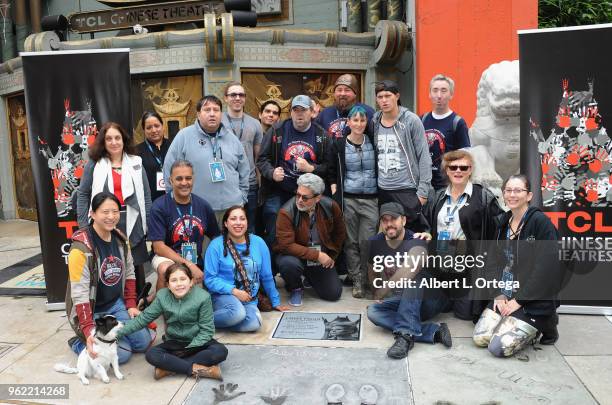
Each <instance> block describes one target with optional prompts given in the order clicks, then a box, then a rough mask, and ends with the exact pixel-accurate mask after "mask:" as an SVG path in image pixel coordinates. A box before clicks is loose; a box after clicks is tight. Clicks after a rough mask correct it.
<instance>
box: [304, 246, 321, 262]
mask: <svg viewBox="0 0 612 405" xmlns="http://www.w3.org/2000/svg"><path fill="white" fill-rule="evenodd" d="M308 247H309V248H310V249H314V250H316V251H319V252H320V251H321V245H310V246H308ZM320 265H321V263H319V262H318V261H316V260H315V261H312V260H306V266H320Z"/></svg>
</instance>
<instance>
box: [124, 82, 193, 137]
mask: <svg viewBox="0 0 612 405" xmlns="http://www.w3.org/2000/svg"><path fill="white" fill-rule="evenodd" d="M131 92H132V122H133V123H134V124H133V128H132V130H133V133H134V142H135V143H136V144H138V143H140V142H142V141H143V140H144V133H143V130H142V128H141V126H140V118H141V117H142V114H143V112H144V111H156V112H157V113H158V114H159V115H161V117H162V119H163V120H164V133H165V136H166V137H167V138H168V139H172V138H174V135H176V133H177V132H178V131H179V130H180V129H182V128H184V127H186V126H189V125H191V124H193V123H194V122H195V119H196V104H197V102H198V100H199V99H200V98H202V75H189V76H171V77H167V76H166V77H156V78H133V79H132V90H131Z"/></svg>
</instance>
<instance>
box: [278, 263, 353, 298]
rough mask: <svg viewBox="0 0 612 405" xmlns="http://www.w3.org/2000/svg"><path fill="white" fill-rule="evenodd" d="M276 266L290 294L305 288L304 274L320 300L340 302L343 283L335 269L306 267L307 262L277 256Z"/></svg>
mask: <svg viewBox="0 0 612 405" xmlns="http://www.w3.org/2000/svg"><path fill="white" fill-rule="evenodd" d="M276 266H277V267H278V271H279V273H280V275H281V276H282V277H283V280H285V288H286V289H287V291H289V292H291V291H293V290H295V289H297V288H304V285H303V284H302V274H303V275H304V277H306V278H307V279H308V281H310V284H312V288H313V289H314V290H315V292H316V293H317V295H318V296H319V298H321V299H323V300H326V301H338V300H339V299H340V296H341V295H342V282H341V281H340V279H339V278H338V273H337V272H336V269H335V268H331V269H324V268H323V267H321V266H306V261H304V260H301V259H298V258H297V257H295V256H289V255H278V256H276Z"/></svg>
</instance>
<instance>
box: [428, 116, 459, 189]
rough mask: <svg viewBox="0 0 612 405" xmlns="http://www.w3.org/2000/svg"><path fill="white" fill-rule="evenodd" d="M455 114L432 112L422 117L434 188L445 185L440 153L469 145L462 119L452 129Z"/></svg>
mask: <svg viewBox="0 0 612 405" xmlns="http://www.w3.org/2000/svg"><path fill="white" fill-rule="evenodd" d="M456 116H457V114H456V113H455V112H454V111H450V112H449V114H448V115H446V116H444V115H443V116H436V117H434V114H433V113H429V114H426V115H425V117H424V119H423V126H424V127H425V136H426V138H427V144H428V145H429V154H430V155H431V163H432V168H431V185H432V186H433V187H434V188H435V189H439V188H442V187H445V186H446V183H447V181H446V177H445V176H444V174H443V173H442V172H441V171H440V167H441V165H442V155H444V154H445V153H446V152H450V151H452V150H457V149H461V148H467V147H469V146H470V137H469V135H468V127H467V124H466V123H465V121H464V120H463V119H460V120H459V122H458V123H457V127H456V130H455V131H453V121H454V119H455V117H456Z"/></svg>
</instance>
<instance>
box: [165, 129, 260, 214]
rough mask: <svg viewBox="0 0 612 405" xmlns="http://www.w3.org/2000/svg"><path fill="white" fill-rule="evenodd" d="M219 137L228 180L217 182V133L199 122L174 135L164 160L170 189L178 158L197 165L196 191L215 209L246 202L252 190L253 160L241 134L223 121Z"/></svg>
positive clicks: (219, 152) (194, 183) (195, 169)
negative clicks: (213, 169)
mask: <svg viewBox="0 0 612 405" xmlns="http://www.w3.org/2000/svg"><path fill="white" fill-rule="evenodd" d="M214 138H216V145H217V147H216V151H217V152H216V155H217V161H220V162H223V169H224V171H225V180H224V181H220V182H213V181H212V175H211V168H210V163H212V162H214V161H215V159H214V157H213V137H211V136H210V135H208V134H207V133H206V132H204V130H202V127H201V126H200V124H199V122H198V121H197V119H196V122H195V123H194V124H193V125H190V126H188V127H185V128H183V129H181V130H180V131H179V133H178V134H176V136H175V137H174V140H173V141H172V144H171V145H170V149H168V153H167V155H166V159H165V160H164V181H165V182H166V191H168V192H169V191H171V190H172V185H171V184H170V168H171V167H172V164H173V163H174V162H175V161H176V160H178V159H184V160H188V161H189V162H191V164H192V165H193V193H194V194H196V195H197V196H198V197H200V198H203V199H205V200H206V201H207V202H208V203H209V204H210V206H211V207H212V208H213V210H215V211H220V210H224V209H227V208H229V207H231V206H232V205H244V204H245V203H246V202H247V195H248V192H249V173H250V171H251V169H250V167H249V161H248V160H247V158H246V156H245V154H244V148H243V147H242V144H241V143H240V141H239V140H238V138H237V137H236V136H235V135H234V134H233V133H232V132H231V131H228V130H227V128H225V126H223V124H221V126H220V127H219V130H218V133H217V135H216V136H215V137H214Z"/></svg>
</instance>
